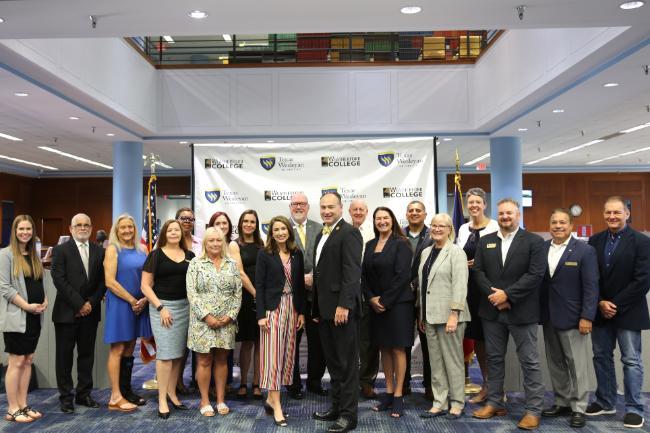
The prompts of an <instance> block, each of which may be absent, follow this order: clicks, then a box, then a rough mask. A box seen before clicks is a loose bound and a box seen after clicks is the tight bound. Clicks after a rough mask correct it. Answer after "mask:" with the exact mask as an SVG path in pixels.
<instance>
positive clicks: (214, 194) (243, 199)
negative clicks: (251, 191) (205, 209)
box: [204, 188, 248, 204]
mask: <svg viewBox="0 0 650 433" xmlns="http://www.w3.org/2000/svg"><path fill="white" fill-rule="evenodd" d="M204 195H205V199H206V200H207V201H209V202H210V203H213V204H214V203H216V202H217V201H219V200H221V201H222V202H223V203H228V204H237V203H240V204H241V203H247V202H248V197H247V196H246V195H244V194H242V193H240V192H239V191H225V190H221V189H219V188H214V189H210V190H206V191H205V192H204Z"/></svg>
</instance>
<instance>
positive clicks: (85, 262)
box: [79, 243, 88, 276]
mask: <svg viewBox="0 0 650 433" xmlns="http://www.w3.org/2000/svg"><path fill="white" fill-rule="evenodd" d="M79 251H80V252H81V262H82V263H83V265H84V270H85V271H86V276H88V244H87V243H82V244H81V245H79Z"/></svg>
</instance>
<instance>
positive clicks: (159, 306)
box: [156, 304, 165, 311]
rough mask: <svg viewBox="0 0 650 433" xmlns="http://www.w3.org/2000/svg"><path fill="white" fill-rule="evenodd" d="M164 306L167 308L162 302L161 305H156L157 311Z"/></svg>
mask: <svg viewBox="0 0 650 433" xmlns="http://www.w3.org/2000/svg"><path fill="white" fill-rule="evenodd" d="M163 308H165V306H164V305H163V304H160V305H158V306H157V307H156V311H160V310H162V309H163Z"/></svg>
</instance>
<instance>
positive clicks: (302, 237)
mask: <svg viewBox="0 0 650 433" xmlns="http://www.w3.org/2000/svg"><path fill="white" fill-rule="evenodd" d="M298 236H300V242H301V243H302V247H303V248H307V242H306V241H307V239H306V238H305V226H304V225H302V224H299V225H298Z"/></svg>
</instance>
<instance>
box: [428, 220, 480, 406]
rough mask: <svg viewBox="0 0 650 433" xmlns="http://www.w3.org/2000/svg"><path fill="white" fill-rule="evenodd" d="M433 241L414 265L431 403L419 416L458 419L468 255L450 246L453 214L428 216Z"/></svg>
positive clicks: (462, 397) (466, 317) (461, 396)
mask: <svg viewBox="0 0 650 433" xmlns="http://www.w3.org/2000/svg"><path fill="white" fill-rule="evenodd" d="M430 236H431V239H433V245H432V246H430V247H428V248H426V249H424V251H422V259H421V261H420V267H419V269H418V277H419V281H420V284H419V286H418V296H417V303H418V307H419V308H418V313H419V320H418V326H419V327H420V330H421V331H422V332H424V333H426V335H427V344H428V345H429V357H430V359H429V361H430V363H431V389H432V391H433V406H432V407H431V409H430V410H428V411H425V412H424V413H423V414H422V415H421V417H422V418H434V417H438V416H440V415H446V418H448V419H458V418H460V417H461V416H462V414H463V407H464V405H465V366H464V363H463V334H464V331H465V326H466V323H467V322H469V321H470V314H469V309H468V308H467V300H466V298H467V279H468V270H467V256H466V255H465V252H464V251H463V249H462V248H461V247H459V246H458V245H455V244H454V237H455V236H454V227H453V226H452V222H451V217H450V216H449V215H447V214H438V215H435V216H434V217H433V218H432V219H431V228H430Z"/></svg>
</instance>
